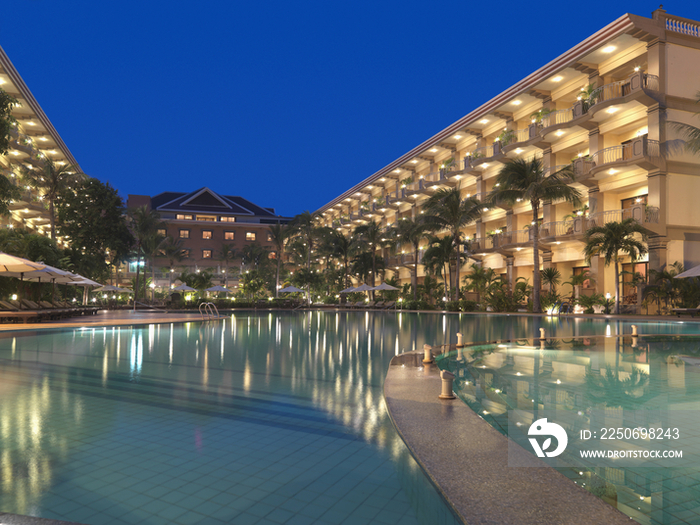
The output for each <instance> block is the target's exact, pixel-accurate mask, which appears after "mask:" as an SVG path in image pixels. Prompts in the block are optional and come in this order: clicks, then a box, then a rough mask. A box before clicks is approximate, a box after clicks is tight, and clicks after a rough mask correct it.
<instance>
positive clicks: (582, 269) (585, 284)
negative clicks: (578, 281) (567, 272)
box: [574, 266, 593, 289]
mask: <svg viewBox="0 0 700 525" xmlns="http://www.w3.org/2000/svg"><path fill="white" fill-rule="evenodd" d="M590 271H591V267H590V266H580V267H578V268H574V275H581V274H582V273H585V272H590ZM581 288H584V289H587V288H593V286H591V280H590V279H586V280H585V281H583V286H582V287H581Z"/></svg>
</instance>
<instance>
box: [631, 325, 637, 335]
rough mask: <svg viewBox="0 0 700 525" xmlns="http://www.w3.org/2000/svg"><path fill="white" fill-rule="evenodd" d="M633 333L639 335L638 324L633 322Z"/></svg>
mask: <svg viewBox="0 0 700 525" xmlns="http://www.w3.org/2000/svg"><path fill="white" fill-rule="evenodd" d="M632 335H638V334H637V325H636V324H633V325H632Z"/></svg>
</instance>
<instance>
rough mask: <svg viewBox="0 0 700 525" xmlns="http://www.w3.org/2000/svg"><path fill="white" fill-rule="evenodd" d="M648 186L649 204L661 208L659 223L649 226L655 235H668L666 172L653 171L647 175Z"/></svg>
mask: <svg viewBox="0 0 700 525" xmlns="http://www.w3.org/2000/svg"><path fill="white" fill-rule="evenodd" d="M647 184H648V187H649V196H648V197H647V201H648V202H647V204H648V205H649V206H656V207H657V208H659V223H658V224H648V225H645V226H648V227H649V229H651V230H653V231H654V232H655V233H657V234H659V235H662V236H665V235H666V217H667V216H668V206H667V204H666V203H667V200H666V188H667V186H666V172H665V171H662V170H661V169H658V170H653V171H650V172H648V173H647Z"/></svg>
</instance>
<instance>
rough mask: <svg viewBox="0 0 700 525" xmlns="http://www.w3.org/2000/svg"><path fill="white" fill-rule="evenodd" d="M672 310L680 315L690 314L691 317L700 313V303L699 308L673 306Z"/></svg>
mask: <svg viewBox="0 0 700 525" xmlns="http://www.w3.org/2000/svg"><path fill="white" fill-rule="evenodd" d="M671 311H672V312H673V313H674V314H676V315H677V316H678V317H680V316H681V314H689V315H690V317H695V314H697V313H700V305H698V307H697V308H673V309H672V310H671Z"/></svg>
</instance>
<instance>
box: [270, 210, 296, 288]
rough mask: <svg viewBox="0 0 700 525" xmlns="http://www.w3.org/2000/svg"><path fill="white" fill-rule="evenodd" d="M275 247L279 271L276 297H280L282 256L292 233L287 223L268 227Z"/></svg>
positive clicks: (276, 282) (276, 280)
mask: <svg viewBox="0 0 700 525" xmlns="http://www.w3.org/2000/svg"><path fill="white" fill-rule="evenodd" d="M267 231H268V232H269V234H270V239H271V240H272V246H273V247H274V249H275V253H276V258H277V273H276V274H275V297H279V289H280V268H281V267H282V257H283V256H284V245H285V244H286V243H287V238H288V237H289V235H290V234H291V229H290V228H289V226H287V225H285V224H279V223H277V224H273V225H272V226H269V227H268V228H267Z"/></svg>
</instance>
